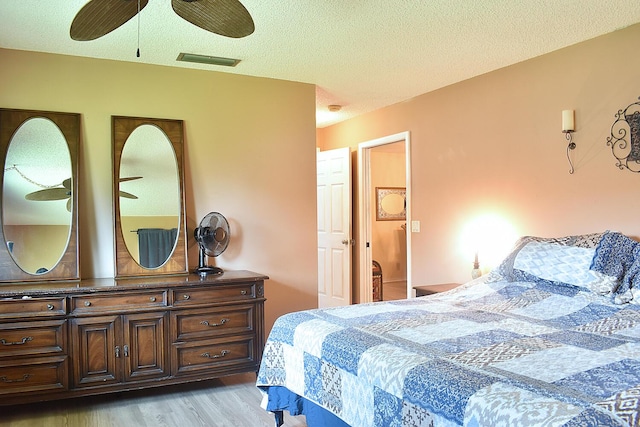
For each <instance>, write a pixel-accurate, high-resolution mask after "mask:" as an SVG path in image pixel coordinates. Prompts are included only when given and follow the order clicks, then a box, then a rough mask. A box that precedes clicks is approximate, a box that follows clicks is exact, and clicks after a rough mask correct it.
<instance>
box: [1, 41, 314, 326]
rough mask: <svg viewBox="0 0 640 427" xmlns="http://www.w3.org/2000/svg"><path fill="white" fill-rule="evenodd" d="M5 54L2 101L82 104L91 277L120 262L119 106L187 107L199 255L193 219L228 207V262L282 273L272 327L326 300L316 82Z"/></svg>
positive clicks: (193, 255)
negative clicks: (115, 177)
mask: <svg viewBox="0 0 640 427" xmlns="http://www.w3.org/2000/svg"><path fill="white" fill-rule="evenodd" d="M0 63H1V64H2V67H0V82H2V83H1V84H2V90H0V106H2V107H7V108H25V109H38V110H52V111H67V112H77V113H81V114H82V134H81V135H82V142H81V155H80V181H79V187H80V190H79V193H80V199H79V201H80V203H79V204H80V224H79V225H80V229H79V234H80V244H81V266H82V270H81V274H82V277H83V278H90V277H113V274H114V271H113V265H114V261H113V251H114V249H113V214H112V160H111V159H112V154H111V153H112V148H111V121H110V120H111V115H124V116H139V117H156V118H170V119H182V120H184V124H185V175H186V176H185V192H186V208H187V226H188V234H189V243H188V244H189V253H188V255H189V264H190V265H191V266H195V265H197V261H198V256H197V245H195V242H194V240H193V238H192V232H193V228H194V227H195V226H197V224H198V223H199V221H200V220H201V219H202V217H203V216H204V215H206V214H207V213H208V212H211V211H218V212H221V213H223V214H224V215H225V216H226V217H227V219H228V220H229V222H230V225H231V229H232V234H231V243H230V244H229V247H228V249H227V251H226V252H225V253H224V254H222V255H221V256H220V257H218V258H217V259H216V261H217V264H218V265H220V266H221V267H223V268H228V269H247V270H252V271H256V272H259V273H263V274H266V275H268V276H269V277H270V278H271V279H270V280H269V281H268V282H267V285H266V289H265V293H266V297H267V298H268V301H267V303H266V323H267V326H268V327H269V328H270V326H271V324H272V323H273V321H274V319H275V318H276V316H278V315H280V314H282V313H285V312H289V311H294V310H299V309H304V308H311V307H317V267H316V263H317V256H316V251H317V249H316V209H315V206H316V195H315V180H316V176H315V88H314V86H313V85H308V84H302V83H294V82H287V81H282V80H273V79H265V78H255V77H246V76H239V75H232V74H227V73H218V72H215V71H202V70H188V69H184V68H173V67H161V66H152V65H145V64H137V63H131V62H116V61H107V60H97V59H88V58H78V57H71V56H62V55H52V54H42V53H33V52H22V51H12V50H3V49H0ZM293 201H295V202H293Z"/></svg>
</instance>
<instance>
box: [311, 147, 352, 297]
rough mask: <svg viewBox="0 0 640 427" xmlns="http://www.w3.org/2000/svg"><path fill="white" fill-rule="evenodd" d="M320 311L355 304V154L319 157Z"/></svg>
mask: <svg viewBox="0 0 640 427" xmlns="http://www.w3.org/2000/svg"><path fill="white" fill-rule="evenodd" d="M317 154H318V157H317V171H318V178H317V185H318V307H321V308H322V307H337V306H343V305H350V304H351V248H352V243H353V242H352V240H351V151H350V149H349V147H345V148H338V149H336V150H328V151H320V152H318V153H317Z"/></svg>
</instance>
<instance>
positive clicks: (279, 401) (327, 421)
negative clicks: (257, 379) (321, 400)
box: [261, 386, 349, 427]
mask: <svg viewBox="0 0 640 427" xmlns="http://www.w3.org/2000/svg"><path fill="white" fill-rule="evenodd" d="M261 388H262V389H263V390H264V391H266V392H267V396H268V403H267V408H266V409H267V411H270V412H273V413H274V414H275V417H276V425H278V426H281V425H282V423H283V418H282V411H285V410H286V411H289V414H291V415H304V416H305V418H306V420H307V426H309V427H349V424H347V423H345V422H344V421H342V420H341V419H340V418H338V417H337V416H335V415H334V414H332V413H331V412H329V411H327V410H326V409H324V408H323V407H321V406H319V405H316V404H315V403H313V402H311V401H309V400H307V399H305V398H304V397H301V396H298V395H297V394H295V393H292V392H291V391H289V389H287V388H285V387H280V386H271V387H261Z"/></svg>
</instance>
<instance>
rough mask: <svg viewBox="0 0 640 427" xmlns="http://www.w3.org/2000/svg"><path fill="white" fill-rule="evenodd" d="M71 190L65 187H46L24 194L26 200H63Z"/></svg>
mask: <svg viewBox="0 0 640 427" xmlns="http://www.w3.org/2000/svg"><path fill="white" fill-rule="evenodd" d="M70 195H71V192H70V191H69V190H68V189H66V188H59V187H57V188H47V189H45V190H39V191H34V192H33V193H29V194H27V195H26V196H24V198H25V199H27V200H34V201H37V202H42V201H47V200H64V199H67V198H69V196H70Z"/></svg>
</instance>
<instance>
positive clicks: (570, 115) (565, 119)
mask: <svg viewBox="0 0 640 427" xmlns="http://www.w3.org/2000/svg"><path fill="white" fill-rule="evenodd" d="M575 130H576V126H575V114H574V111H573V110H562V132H563V133H564V134H565V137H566V138H567V141H569V145H567V160H568V161H569V166H571V169H570V170H569V173H571V174H572V173H573V172H574V169H573V162H572V161H571V157H570V156H569V150H574V149H575V148H576V143H575V142H573V136H572V134H573V132H575Z"/></svg>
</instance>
